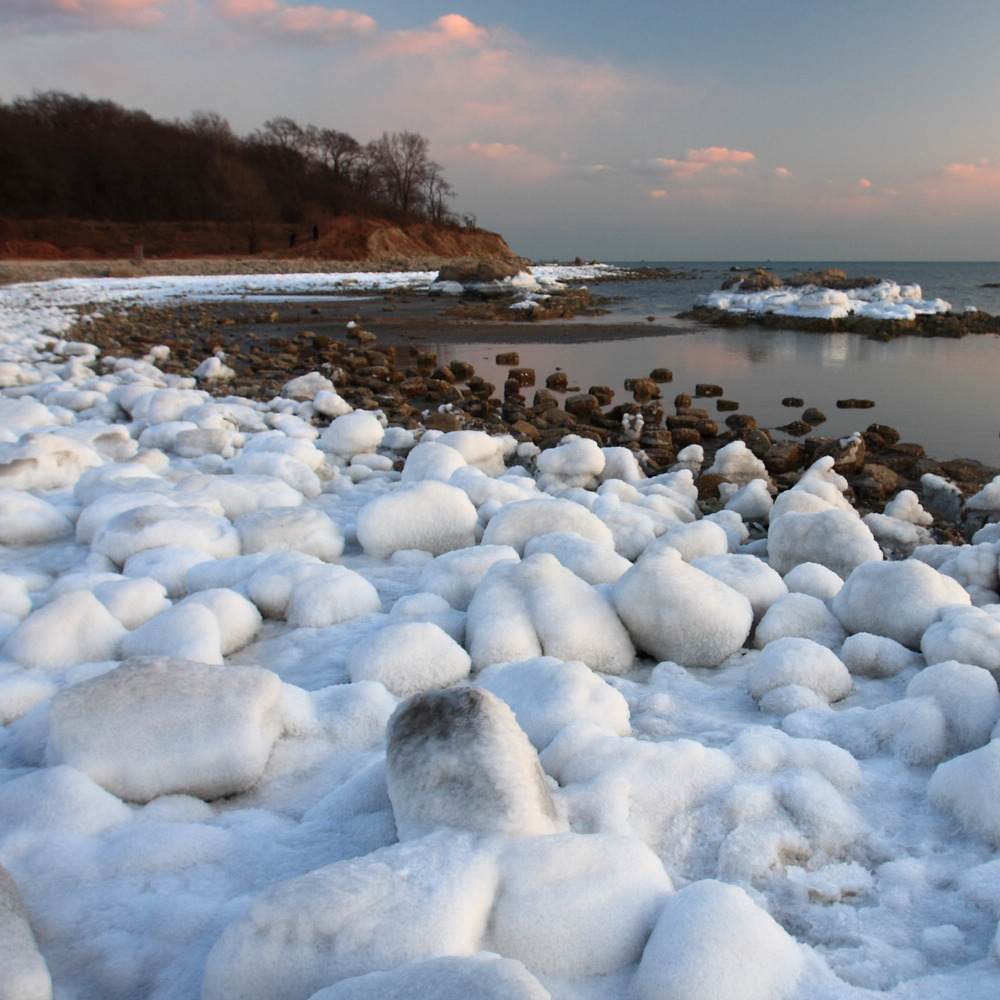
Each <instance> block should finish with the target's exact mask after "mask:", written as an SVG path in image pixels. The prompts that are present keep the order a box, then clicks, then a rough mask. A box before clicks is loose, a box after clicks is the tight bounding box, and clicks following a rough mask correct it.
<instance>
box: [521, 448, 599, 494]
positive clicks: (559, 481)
mask: <svg viewBox="0 0 1000 1000" xmlns="http://www.w3.org/2000/svg"><path fill="white" fill-rule="evenodd" d="M535 461H536V464H537V466H538V473H539V475H538V487H539V489H542V490H545V491H546V492H547V493H561V492H562V491H564V490H568V489H571V488H573V487H575V486H582V487H583V488H585V489H586V488H587V487H593V486H596V485H597V481H598V477H599V476H600V474H601V473H602V472H603V471H604V465H605V463H606V461H607V459H606V458H605V455H604V452H603V451H601V448H600V446H599V445H598V444H597V442H596V441H592V440H591V439H590V438H581V437H576V436H575V435H572V434H570V435H567V436H566V437H564V438H563V439H562V441H561V442H560V443H559V445H558V446H557V447H555V448H549V449H548V450H546V451H543V452H542V453H541V454H540V455H539V456H538V458H537V459H536V460H535Z"/></svg>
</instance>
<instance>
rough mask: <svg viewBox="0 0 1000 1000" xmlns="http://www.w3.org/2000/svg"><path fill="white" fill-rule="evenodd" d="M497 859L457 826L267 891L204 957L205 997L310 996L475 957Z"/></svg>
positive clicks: (271, 999) (265, 999) (263, 999)
mask: <svg viewBox="0 0 1000 1000" xmlns="http://www.w3.org/2000/svg"><path fill="white" fill-rule="evenodd" d="M497 882H498V871H497V866H496V861H495V859H494V858H493V856H492V855H491V853H490V852H488V851H485V850H483V849H482V848H480V847H479V846H478V845H477V843H476V840H475V839H474V838H471V837H467V836H463V835H461V834H458V833H456V832H455V831H454V830H449V831H442V832H440V833H437V834H432V835H431V836H429V837H424V838H421V839H419V840H415V841H408V842H404V843H401V844H394V845H392V846H391V847H385V848H382V849H381V850H377V851H374V852H373V853H371V854H368V855H365V856H363V857H359V858H352V859H349V860H345V861H338V862H335V863H334V864H331V865H327V866H326V867H324V868H317V869H315V870H314V871H311V872H308V873H307V874H305V875H300V876H299V877H298V878H293V879H291V880H290V881H287V882H280V883H278V884H277V885H273V886H271V887H270V888H268V889H265V890H264V891H263V892H262V893H260V894H259V895H257V896H256V897H255V898H254V899H253V900H252V901H251V903H250V907H249V909H248V910H247V912H246V915H245V916H243V917H242V918H240V919H238V920H236V921H235V922H233V923H232V924H230V925H229V926H228V927H227V928H226V930H225V931H224V932H223V934H222V936H221V937H220V938H219V940H218V941H217V942H216V944H215V946H214V947H213V948H212V951H211V952H210V953H209V956H208V961H207V963H206V966H205V977H204V980H203V982H202V988H201V996H202V1000H231V998H232V997H237V996H238V997H241V998H243V1000H309V998H310V997H312V996H313V994H314V993H315V992H316V991H317V990H320V989H322V988H324V987H327V986H330V985H332V984H333V983H336V982H338V981H340V980H347V979H350V978H352V977H355V976H364V975H366V974H368V973H371V972H377V971H382V970H389V969H394V968H397V967H399V966H402V965H405V964H406V963H410V962H414V961H417V960H420V959H426V958H439V957H440V956H442V955H450V956H468V955H474V954H476V953H477V952H479V951H480V950H481V949H480V941H481V939H482V937H483V934H484V932H485V930H486V926H487V922H488V920H489V915H490V909H491V907H492V904H493V899H494V895H495V893H496V888H497Z"/></svg>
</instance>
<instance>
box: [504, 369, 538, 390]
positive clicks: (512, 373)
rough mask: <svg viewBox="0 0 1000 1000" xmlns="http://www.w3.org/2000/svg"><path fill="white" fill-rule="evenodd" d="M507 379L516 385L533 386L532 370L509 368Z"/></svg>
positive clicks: (533, 370) (533, 371)
mask: <svg viewBox="0 0 1000 1000" xmlns="http://www.w3.org/2000/svg"><path fill="white" fill-rule="evenodd" d="M507 378H508V379H513V381H515V382H516V383H517V384H518V385H524V386H531V385H534V384H535V369H534V368H511V369H510V370H509V371H508V372H507Z"/></svg>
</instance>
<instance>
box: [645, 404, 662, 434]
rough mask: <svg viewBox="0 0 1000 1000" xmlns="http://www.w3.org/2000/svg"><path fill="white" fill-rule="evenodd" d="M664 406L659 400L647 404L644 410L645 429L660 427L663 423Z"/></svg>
mask: <svg viewBox="0 0 1000 1000" xmlns="http://www.w3.org/2000/svg"><path fill="white" fill-rule="evenodd" d="M663 416H664V409H663V404H662V403H661V402H659V401H658V400H655V399H654V400H652V401H651V402H649V403H646V404H645V405H644V406H643V408H642V422H643V426H644V427H649V428H653V427H659V426H660V424H662V423H663Z"/></svg>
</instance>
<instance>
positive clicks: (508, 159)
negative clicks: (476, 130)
mask: <svg viewBox="0 0 1000 1000" xmlns="http://www.w3.org/2000/svg"><path fill="white" fill-rule="evenodd" d="M453 154H454V157H455V159H456V160H463V161H465V162H467V163H471V162H475V163H478V164H479V165H481V166H488V167H490V168H492V169H494V170H496V171H497V172H498V173H502V174H503V177H504V180H507V181H511V180H513V181H521V182H534V181H539V180H544V179H545V178H547V177H552V176H554V175H555V174H557V173H560V172H561V170H562V168H561V167H560V166H559V164H557V163H555V162H554V161H553V160H551V159H549V157H547V156H544V155H543V154H541V153H536V152H533V151H532V150H530V149H526V148H525V147H524V146H519V145H517V144H516V143H510V142H468V143H465V144H464V145H463V146H459V147H457V148H456V149H454V150H453Z"/></svg>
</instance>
